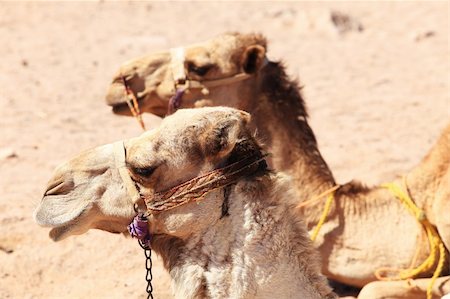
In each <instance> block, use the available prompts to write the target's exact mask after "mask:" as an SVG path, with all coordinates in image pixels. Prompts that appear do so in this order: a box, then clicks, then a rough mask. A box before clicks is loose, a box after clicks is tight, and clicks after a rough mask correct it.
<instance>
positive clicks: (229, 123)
mask: <svg viewBox="0 0 450 299" xmlns="http://www.w3.org/2000/svg"><path fill="white" fill-rule="evenodd" d="M235 116H236V117H235ZM249 122H250V114H249V113H247V112H244V111H237V113H236V114H235V115H233V116H232V117H226V118H224V119H222V120H219V121H218V122H216V123H214V124H213V126H212V127H211V128H210V129H209V130H207V131H206V132H205V135H204V139H203V141H202V143H203V148H204V151H205V154H206V155H208V156H218V157H219V156H220V157H223V156H226V155H228V154H229V153H230V152H231V150H232V149H233V147H234V145H235V144H236V142H237V141H238V139H239V138H240V137H241V135H242V134H243V132H246V131H248V129H247V124H248V123H249Z"/></svg>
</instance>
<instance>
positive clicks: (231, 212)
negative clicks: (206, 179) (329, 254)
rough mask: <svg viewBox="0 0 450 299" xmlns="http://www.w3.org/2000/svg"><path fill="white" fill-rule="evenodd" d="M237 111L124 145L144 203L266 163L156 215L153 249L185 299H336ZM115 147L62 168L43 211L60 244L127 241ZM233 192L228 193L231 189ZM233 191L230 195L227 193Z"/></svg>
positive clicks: (198, 112)
mask: <svg viewBox="0 0 450 299" xmlns="http://www.w3.org/2000/svg"><path fill="white" fill-rule="evenodd" d="M249 120H250V116H249V114H248V113H246V112H243V111H239V110H235V109H232V108H202V109H186V110H180V111H178V112H177V113H175V114H174V115H173V116H170V117H168V118H166V119H165V120H164V121H163V122H162V124H161V126H160V127H159V128H157V129H155V130H152V131H149V132H147V133H145V134H143V135H142V136H141V137H138V138H134V139H130V140H127V141H125V142H124V146H125V150H126V165H127V168H128V170H129V172H130V175H131V177H132V179H133V180H134V181H135V182H136V185H137V189H138V190H139V192H140V195H141V197H140V199H139V201H140V202H139V204H140V206H143V205H144V201H143V199H144V198H146V197H149V196H152V195H153V194H155V192H160V191H163V190H168V189H170V188H172V187H173V186H176V185H179V184H180V183H182V182H184V181H187V180H190V179H192V178H194V177H197V176H199V175H201V174H204V173H207V172H209V171H211V170H213V169H216V168H220V167H224V166H227V165H230V164H232V163H235V162H236V161H240V160H242V159H243V158H245V157H248V156H255V157H258V159H259V162H258V163H257V164H255V165H254V166H253V168H254V170H253V172H252V173H250V175H247V176H245V177H240V178H239V179H238V181H237V182H235V183H233V184H232V185H230V187H225V189H223V188H220V189H215V190H213V191H211V192H210V193H208V194H207V195H206V196H205V197H204V198H202V199H200V200H199V201H198V202H197V203H195V202H191V203H187V204H185V205H183V206H180V207H177V208H175V209H172V210H168V211H163V212H160V213H156V214H152V215H151V216H150V218H149V222H150V224H149V227H150V231H151V234H152V235H153V238H152V248H153V249H154V250H155V251H156V252H157V253H159V254H160V255H161V256H162V258H163V260H164V264H165V267H166V268H167V270H168V271H169V272H170V275H171V277H172V279H173V290H174V293H175V296H176V297H177V298H335V294H334V293H333V292H332V291H331V288H330V287H329V286H328V285H327V282H326V279H325V277H324V276H323V275H322V274H320V264H319V262H318V253H317V251H316V250H315V249H314V248H313V245H312V243H311V241H310V240H309V237H308V235H307V232H306V229H305V227H304V224H303V223H302V221H301V219H299V217H298V216H297V215H295V214H294V213H292V210H293V208H294V207H295V204H296V200H295V195H294V194H295V193H293V192H292V191H291V187H290V185H291V184H290V180H289V179H288V177H285V176H283V175H281V174H275V173H272V172H270V171H268V170H267V165H266V163H265V161H264V160H263V159H262V157H263V155H262V153H261V150H260V146H259V145H258V143H257V142H256V141H255V139H254V138H253V137H252V135H251V133H250V132H251V131H250V130H249V128H248V122H249ZM114 159H115V158H114V153H113V145H112V144H108V145H104V146H100V147H97V148H95V149H93V150H90V151H87V152H84V153H82V154H80V155H79V156H77V157H75V158H74V159H72V160H71V161H69V162H68V163H66V164H64V165H62V166H61V167H59V168H58V169H57V170H56V172H55V175H54V177H53V178H52V179H51V181H50V182H49V185H48V188H47V191H46V192H45V195H44V198H43V199H42V201H41V203H40V205H39V207H38V208H37V209H36V211H35V219H36V221H37V222H38V223H39V224H40V225H44V226H50V227H53V229H52V230H51V232H50V236H51V237H52V238H53V239H54V240H61V239H63V238H65V237H67V236H69V235H72V234H82V233H84V232H86V231H87V230H88V229H91V228H97V229H101V230H105V231H109V232H125V231H126V230H127V224H129V223H130V222H131V221H132V219H133V217H134V216H135V212H134V209H133V201H132V199H131V198H130V197H129V196H128V195H127V193H126V191H125V189H126V188H125V187H124V184H123V183H122V181H121V179H120V175H119V173H118V169H117V168H116V167H115V164H114V163H115V161H114ZM227 188H228V189H227ZM225 190H228V191H225Z"/></svg>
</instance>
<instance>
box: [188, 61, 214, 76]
mask: <svg viewBox="0 0 450 299" xmlns="http://www.w3.org/2000/svg"><path fill="white" fill-rule="evenodd" d="M212 67H213V66H212V65H211V64H207V65H203V66H196V65H195V64H193V63H189V64H188V71H189V73H194V74H196V75H199V76H204V75H206V74H207V73H208V72H209V70H210V69H211V68H212Z"/></svg>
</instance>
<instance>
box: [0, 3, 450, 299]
mask: <svg viewBox="0 0 450 299" xmlns="http://www.w3.org/2000/svg"><path fill="white" fill-rule="evenodd" d="M448 8H449V7H448V3H447V2H430V3H425V2H422V3H420V2H407V3H400V2H396V3H389V2H382V3H371V2H364V3H332V2H321V3H318V4H317V3H312V2H306V3H275V2H264V3H256V2H252V3H250V2H247V3H240V2H232V3H199V2H180V3H167V2H152V3H145V2H132V3H109V2H89V3H84V2H65V3H46V2H24V3H14V2H2V3H0V42H1V47H0V57H1V58H0V112H1V117H0V132H1V134H0V230H1V234H0V265H1V266H0V298H144V297H145V280H144V275H145V270H144V255H143V252H142V250H141V249H140V248H139V247H138V245H137V244H136V243H135V241H133V240H131V239H127V238H124V237H123V236H120V235H113V234H108V233H105V232H100V231H90V232H89V233H87V234H85V235H83V236H77V237H71V238H69V239H67V240H64V241H62V242H59V243H53V242H52V241H51V240H50V239H49V238H48V229H45V228H41V227H38V226H37V225H36V224H35V223H34V222H33V220H32V211H33V209H34V208H35V206H36V205H37V203H38V202H39V200H40V198H41V195H42V193H43V189H44V187H45V184H46V182H47V180H48V179H49V178H50V176H51V173H52V171H53V169H54V168H55V167H56V166H57V165H58V164H60V163H62V162H64V161H65V160H67V159H68V158H70V157H71V156H73V155H75V154H76V153H78V152H79V151H81V150H82V149H85V148H90V147H94V146H96V145H99V144H103V143H108V142H112V141H115V140H119V139H125V138H129V137H133V136H136V135H137V134H139V133H140V132H141V131H140V128H139V126H138V125H137V123H136V122H135V120H134V119H131V118H127V117H119V116H115V115H113V114H112V113H111V111H110V109H109V108H108V107H107V106H106V105H105V104H104V96H105V93H106V90H107V88H108V84H109V83H110V80H111V78H112V75H113V74H114V73H115V71H116V70H117V68H118V67H119V65H120V64H121V63H123V62H124V61H126V60H128V59H131V58H134V57H137V56H140V55H143V54H146V53H149V52H153V51H156V50H164V49H168V48H169V47H173V46H180V45H187V44H190V43H194V42H197V41H201V40H205V39H208V38H209V37H212V36H214V35H216V34H219V33H221V32H224V31H235V30H239V31H242V32H253V31H257V32H261V33H263V34H265V35H266V36H267V38H268V40H269V57H270V58H271V59H275V60H283V61H284V62H285V63H286V64H287V66H288V71H289V73H290V74H291V76H293V77H297V78H299V79H300V81H301V82H302V84H303V85H304V95H305V98H306V102H307V105H308V107H309V112H310V123H311V126H312V128H313V130H314V131H315V133H316V135H317V138H318V142H319V145H320V149H321V151H322V153H323V155H324V157H325V159H326V161H327V162H328V163H329V165H330V167H331V169H332V170H333V172H334V174H335V176H336V178H337V180H338V181H339V182H341V183H343V182H346V181H348V180H350V179H352V178H356V179H360V180H362V181H364V182H366V183H368V184H378V183H381V182H385V181H389V180H392V179H393V178H395V177H397V176H399V175H401V174H403V173H405V172H406V171H408V170H409V169H410V168H411V167H413V166H414V165H416V164H417V163H418V162H419V161H420V159H421V158H422V157H423V156H424V155H425V154H426V152H427V150H428V149H429V148H430V147H431V146H432V145H433V143H434V142H435V140H436V139H437V137H438V136H439V134H440V131H441V130H442V129H443V128H444V127H445V126H446V124H447V123H448V122H449V119H450V117H449V116H450V101H449V93H450V83H449V78H450V77H449V75H450V74H449V70H450V62H449V57H450V51H449V35H450V34H449V13H448ZM332 15H335V16H336V15H337V16H342V15H344V16H347V17H349V18H350V22H349V23H348V22H347V23H345V22H344V23H345V24H344V26H340V25H336V24H335V23H333V22H332V18H331V16H332ZM335 19H342V18H339V17H338V18H336V17H335ZM338 21H339V20H338ZM338 21H336V23H337V24H341V23H339V22H338ZM145 121H146V122H147V124H150V125H151V126H155V125H157V124H158V122H159V121H160V120H159V119H158V118H157V117H154V116H150V115H146V116H145ZM153 272H154V283H153V285H154V288H155V292H154V295H155V298H171V297H170V286H169V285H170V280H169V277H168V275H167V274H166V273H165V271H164V269H163V268H162V266H161V262H160V261H159V260H158V259H155V266H154V269H153Z"/></svg>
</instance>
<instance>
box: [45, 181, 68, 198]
mask: <svg viewBox="0 0 450 299" xmlns="http://www.w3.org/2000/svg"><path fill="white" fill-rule="evenodd" d="M63 184H64V181H56V182H52V184H50V185H49V186H48V187H47V190H46V191H45V193H44V196H47V195H55V194H58V190H59V189H61V186H62V185H63Z"/></svg>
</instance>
